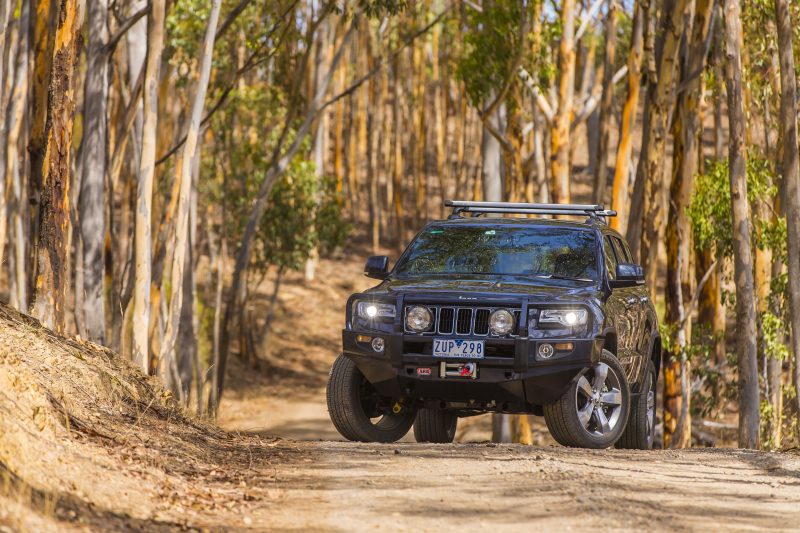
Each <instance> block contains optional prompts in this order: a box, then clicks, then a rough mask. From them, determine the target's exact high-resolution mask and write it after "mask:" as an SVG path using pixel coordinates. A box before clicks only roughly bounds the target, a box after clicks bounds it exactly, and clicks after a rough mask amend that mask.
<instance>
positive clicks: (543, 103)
mask: <svg viewBox="0 0 800 533" xmlns="http://www.w3.org/2000/svg"><path fill="white" fill-rule="evenodd" d="M517 72H518V74H519V77H520V79H522V81H523V82H524V83H525V86H526V87H527V88H528V90H529V91H530V92H531V94H532V95H533V98H534V100H535V101H536V105H538V106H539V109H540V110H541V112H542V114H543V115H544V118H545V119H546V120H547V123H548V124H552V122H553V119H554V118H555V116H556V112H555V111H554V110H553V108H552V107H551V106H550V103H549V102H548V101H547V98H545V97H544V95H543V94H542V93H541V91H539V87H537V86H536V84H535V83H534V82H533V77H532V76H531V75H530V73H529V72H528V71H527V70H525V67H519V69H517Z"/></svg>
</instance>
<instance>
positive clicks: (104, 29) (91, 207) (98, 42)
mask: <svg viewBox="0 0 800 533" xmlns="http://www.w3.org/2000/svg"><path fill="white" fill-rule="evenodd" d="M88 9H89V11H88V19H89V20H88V34H89V35H88V38H89V47H88V50H87V66H86V84H85V96H84V110H83V116H84V132H85V133H84V137H83V148H82V150H81V151H82V154H83V164H82V167H83V168H82V170H83V176H82V178H81V192H80V212H79V220H80V228H81V242H82V243H83V257H82V262H83V276H82V277H83V287H76V288H75V290H76V291H81V293H82V294H81V296H82V297H83V309H79V310H78V312H79V313H81V314H82V315H83V320H82V321H83V324H84V327H85V328H86V333H87V335H88V337H89V340H92V341H94V342H97V343H98V344H106V318H105V316H106V314H105V305H104V304H105V299H104V291H103V287H104V265H105V257H104V251H105V237H106V224H105V216H106V213H105V206H106V191H105V179H106V161H107V154H106V146H107V137H108V123H107V119H106V113H107V110H106V107H107V100H108V54H107V53H106V50H105V47H106V43H107V42H108V0H92V1H91V2H89V6H88Z"/></svg>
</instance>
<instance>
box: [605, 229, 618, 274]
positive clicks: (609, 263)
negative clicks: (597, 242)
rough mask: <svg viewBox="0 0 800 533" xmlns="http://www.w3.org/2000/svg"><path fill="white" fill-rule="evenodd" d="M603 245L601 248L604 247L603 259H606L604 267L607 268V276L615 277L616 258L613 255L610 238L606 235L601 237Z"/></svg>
mask: <svg viewBox="0 0 800 533" xmlns="http://www.w3.org/2000/svg"><path fill="white" fill-rule="evenodd" d="M603 241H604V243H605V245H604V246H603V248H604V249H605V260H606V269H608V278H609V279H615V278H616V277H617V258H616V256H615V255H614V248H613V245H612V244H611V239H609V238H608V235H606V236H605V237H604V239H603Z"/></svg>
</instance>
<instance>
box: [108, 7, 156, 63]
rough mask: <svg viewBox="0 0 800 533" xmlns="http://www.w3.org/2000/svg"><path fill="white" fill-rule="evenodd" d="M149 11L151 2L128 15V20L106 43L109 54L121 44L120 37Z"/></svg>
mask: <svg viewBox="0 0 800 533" xmlns="http://www.w3.org/2000/svg"><path fill="white" fill-rule="evenodd" d="M148 13H150V4H148V5H146V6H145V7H143V8H142V9H140V10H139V11H137V12H136V13H134V14H133V15H131V16H130V17H128V20H126V21H125V22H123V23H122V25H121V26H120V27H119V28H118V29H117V32H116V33H115V34H114V35H113V36H112V37H111V39H109V40H108V43H106V46H105V52H106V54H109V55H110V54H112V53H113V52H114V49H115V48H116V47H117V44H119V41H120V39H122V38H123V37H125V34H126V33H128V30H130V29H131V28H132V27H133V25H134V24H136V23H137V22H139V21H140V20H141V19H142V17H145V16H146V15H147V14H148Z"/></svg>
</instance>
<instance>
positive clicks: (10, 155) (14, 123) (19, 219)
mask: <svg viewBox="0 0 800 533" xmlns="http://www.w3.org/2000/svg"><path fill="white" fill-rule="evenodd" d="M29 26H30V2H23V3H22V6H21V8H20V15H19V28H20V32H19V34H18V37H17V38H18V45H17V55H16V57H15V58H14V60H15V62H16V63H15V67H14V83H13V87H14V92H13V93H12V94H11V101H10V107H9V108H8V110H7V113H8V117H7V119H6V117H2V119H3V120H6V124H7V128H8V130H7V131H8V136H7V138H6V139H7V151H6V160H5V161H0V165H5V169H6V179H7V180H10V184H11V199H10V202H9V219H10V221H11V232H12V242H13V243H14V251H13V271H12V272H11V273H10V276H12V277H13V281H14V283H13V293H12V297H11V302H12V305H14V306H15V307H16V308H17V309H18V310H20V311H23V312H24V311H27V310H28V269H27V268H26V267H27V257H28V254H27V241H28V234H27V233H26V231H25V224H24V223H23V222H24V217H25V216H26V214H27V211H28V210H27V206H26V203H27V202H26V198H25V195H24V192H25V188H24V183H23V179H24V174H23V169H24V163H25V160H26V158H25V154H26V150H25V149H24V147H23V146H21V145H20V139H21V138H22V131H23V128H25V127H26V123H27V121H26V120H25V110H26V109H27V106H28V78H29V74H28V70H29V69H28V61H29V55H30V54H29V50H30V46H29V43H30V38H29V32H28V31H27V29H28V27H29ZM23 29H24V30H23ZM10 61H11V59H10V58H9V63H10ZM6 75H8V74H6Z"/></svg>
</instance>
